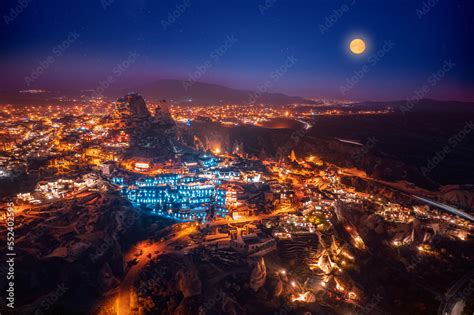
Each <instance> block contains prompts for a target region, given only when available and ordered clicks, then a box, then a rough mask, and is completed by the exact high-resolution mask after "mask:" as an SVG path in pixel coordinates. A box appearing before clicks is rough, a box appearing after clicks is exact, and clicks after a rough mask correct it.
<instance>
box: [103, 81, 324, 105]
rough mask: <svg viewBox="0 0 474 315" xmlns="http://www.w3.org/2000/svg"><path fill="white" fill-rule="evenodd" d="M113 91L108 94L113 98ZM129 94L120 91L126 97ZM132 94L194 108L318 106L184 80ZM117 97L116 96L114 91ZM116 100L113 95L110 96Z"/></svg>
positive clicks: (137, 89)
mask: <svg viewBox="0 0 474 315" xmlns="http://www.w3.org/2000/svg"><path fill="white" fill-rule="evenodd" d="M110 92H111V91H109V92H107V94H110ZM127 92H132V91H126V90H123V89H122V90H120V91H118V95H123V94H125V93H127ZM133 92H137V93H139V94H141V95H143V96H144V97H145V98H146V99H151V100H153V99H155V100H158V99H166V100H168V101H170V102H172V103H188V102H189V103H193V104H225V103H233V104H247V103H249V102H251V101H253V100H254V101H255V102H256V103H264V104H272V105H287V104H293V103H298V104H303V103H304V104H316V103H317V102H315V101H312V100H308V99H304V98H302V97H299V96H288V95H285V94H281V93H260V94H256V93H255V92H253V91H250V90H237V89H232V88H228V87H225V86H222V85H217V84H209V83H202V82H188V81H181V80H158V81H156V82H154V83H151V84H147V85H144V86H140V87H135V88H134V91H133ZM114 94H117V92H115V91H114ZM109 96H111V97H112V96H113V95H109Z"/></svg>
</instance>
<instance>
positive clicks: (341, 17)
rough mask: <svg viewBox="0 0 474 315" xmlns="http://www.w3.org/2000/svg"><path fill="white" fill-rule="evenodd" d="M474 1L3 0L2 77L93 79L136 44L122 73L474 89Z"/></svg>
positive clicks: (325, 85)
mask: <svg viewBox="0 0 474 315" xmlns="http://www.w3.org/2000/svg"><path fill="white" fill-rule="evenodd" d="M21 3H25V4H26V7H25V8H24V9H23V8H22V6H21ZM473 8H474V5H473V4H472V1H471V0H425V1H415V0H399V1H381V0H378V1H375V0H374V1H369V0H366V1H362V0H346V1H336V0H331V1H329V0H327V1H322V0H320V1H316V0H313V1H294V0H292V1H283V0H267V1H264V0H253V1H250V0H249V1H244V0H239V1H227V0H225V1H224V0H220V1H206V0H202V1H197V0H178V1H163V0H153V1H151V0H150V1H147V0H133V1H132V0H130V1H122V0H115V1H114V0H102V1H101V0H96V1H88V0H82V1H64V0H58V1H52V0H20V1H18V0H14V1H10V0H7V1H5V0H2V1H1V4H0V13H1V15H2V21H1V23H0V24H1V31H0V36H1V46H0V67H1V69H2V71H1V73H2V75H1V78H0V89H26V88H47V89H60V88H72V89H83V88H94V87H95V86H97V82H99V81H101V80H103V79H104V78H106V77H107V76H108V75H110V74H111V73H113V74H114V75H116V72H115V71H114V68H116V67H117V66H118V65H120V64H123V62H124V61H126V60H127V59H128V60H129V61H130V56H131V54H134V53H135V54H136V55H138V57H136V58H134V59H133V60H132V61H131V62H130V65H129V66H128V67H127V68H126V69H125V70H124V71H122V72H121V73H120V75H116V77H117V78H116V80H115V82H114V84H115V85H117V86H123V87H134V86H138V85H140V84H145V83H148V82H153V81H154V80H157V79H164V78H172V79H184V80H189V79H190V78H194V79H197V80H198V81H203V82H210V83H217V84H222V85H226V86H229V87H234V88H245V89H251V90H255V89H257V88H258V86H259V85H261V84H262V82H265V81H268V80H269V78H270V81H271V84H270V86H268V90H269V91H277V92H283V93H287V94H290V95H301V96H306V97H315V98H337V99H355V100H396V99H407V98H410V97H412V96H413V95H414V93H416V92H417V91H418V90H419V89H420V88H421V87H422V86H423V85H425V84H429V85H430V89H429V91H427V92H425V93H424V95H423V96H424V97H429V98H436V99H451V100H470V101H474V89H473V87H474V65H473V62H472V56H474V44H473V42H472V40H473V36H472V34H474V32H473V31H474V27H473V26H474V22H473V11H474V10H473ZM12 10H13V11H15V10H16V12H18V13H14V12H13V11H12ZM172 15H174V17H173V16H172ZM76 37H77V38H76ZM355 37H360V38H362V39H364V40H365V41H366V42H367V51H366V52H365V53H364V54H363V55H361V56H355V55H353V54H351V53H350V52H349V49H348V45H349V42H350V40H351V39H352V38H355ZM61 44H64V45H63V47H62V48H58V45H61ZM376 56H377V57H376ZM288 60H292V62H288ZM447 65H448V66H447ZM38 67H41V68H42V73H41V74H40V75H38V72H37V73H36V75H35V73H34V71H35V69H38ZM443 67H444V70H443ZM203 69H204V70H203ZM278 69H280V70H281V69H283V71H280V73H279V74H278V75H275V71H277V70H278ZM361 73H362V74H361ZM435 73H439V74H440V75H439V76H438V77H436V78H434V77H433V74H435ZM27 78H29V79H30V80H27ZM32 78H34V79H32ZM27 83H28V84H27Z"/></svg>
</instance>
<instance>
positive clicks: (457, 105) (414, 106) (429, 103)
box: [351, 98, 474, 114]
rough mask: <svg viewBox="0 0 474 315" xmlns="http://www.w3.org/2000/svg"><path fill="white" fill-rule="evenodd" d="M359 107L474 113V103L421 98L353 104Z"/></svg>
mask: <svg viewBox="0 0 474 315" xmlns="http://www.w3.org/2000/svg"><path fill="white" fill-rule="evenodd" d="M351 107H354V108H357V109H372V110H374V109H381V110H382V109H384V108H387V107H391V108H392V109H393V110H395V111H396V112H401V113H419V112H423V113H469V114H474V103H472V102H458V101H440V100H433V99H425V98H424V99H420V100H414V101H386V102H385V101H381V102H377V101H364V102H359V103H353V104H351Z"/></svg>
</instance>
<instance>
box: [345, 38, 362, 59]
mask: <svg viewBox="0 0 474 315" xmlns="http://www.w3.org/2000/svg"><path fill="white" fill-rule="evenodd" d="M349 47H350V49H351V51H352V53H353V54H356V55H360V54H362V53H363V52H364V51H365V42H364V41H363V40H362V39H360V38H356V39H353V40H352V41H351V44H350V46H349Z"/></svg>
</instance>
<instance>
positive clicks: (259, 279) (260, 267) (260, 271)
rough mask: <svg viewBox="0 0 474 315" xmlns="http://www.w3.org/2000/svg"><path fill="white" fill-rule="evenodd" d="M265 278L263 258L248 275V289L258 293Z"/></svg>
mask: <svg viewBox="0 0 474 315" xmlns="http://www.w3.org/2000/svg"><path fill="white" fill-rule="evenodd" d="M266 278H267V268H266V266H265V261H264V260H263V257H262V258H261V259H260V260H257V264H256V265H255V267H254V268H253V269H252V273H251V275H250V287H251V288H252V290H254V291H255V292H257V291H258V289H260V288H261V287H262V286H263V285H264V284H265V280H266Z"/></svg>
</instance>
